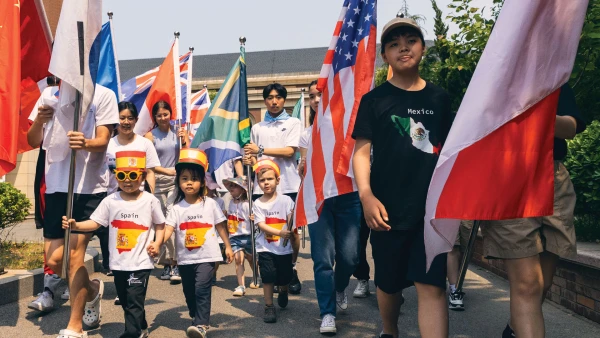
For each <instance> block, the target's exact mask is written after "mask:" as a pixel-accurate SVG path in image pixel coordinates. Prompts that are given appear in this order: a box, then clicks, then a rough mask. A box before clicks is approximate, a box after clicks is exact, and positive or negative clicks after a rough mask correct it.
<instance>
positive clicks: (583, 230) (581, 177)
mask: <svg viewBox="0 0 600 338" xmlns="http://www.w3.org/2000/svg"><path fill="white" fill-rule="evenodd" d="M568 144H569V155H568V157H567V159H566V160H565V166H566V167H567V169H569V173H570V174H571V180H572V181H573V185H574V186H575V192H576V193H577V205H576V206H575V229H576V232H577V237H578V239H579V240H584V241H600V121H593V122H592V123H590V124H588V127H587V129H586V130H585V131H584V132H583V133H581V134H579V135H577V136H576V137H575V138H574V139H573V140H570V141H568Z"/></svg>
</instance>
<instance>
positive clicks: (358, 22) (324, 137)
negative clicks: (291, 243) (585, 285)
mask: <svg viewBox="0 0 600 338" xmlns="http://www.w3.org/2000/svg"><path fill="white" fill-rule="evenodd" d="M376 44H377V1H376V0H345V1H344V5H343V7H342V12H341V14H340V17H339V19H338V21H337V24H336V26H335V30H334V32H333V38H332V40H331V44H330V46H329V50H328V51H327V54H326V55H325V61H324V63H323V67H322V68H321V74H320V76H319V82H318V84H317V89H319V91H321V93H322V96H321V102H320V104H319V111H318V112H317V114H316V116H315V120H314V123H313V129H312V139H311V142H310V145H309V148H308V154H307V157H306V160H307V162H306V168H307V172H306V176H305V178H304V182H303V183H302V186H301V188H300V191H299V194H298V201H297V203H296V212H295V222H296V225H297V226H303V225H306V224H309V223H314V222H316V221H317V220H318V218H319V215H318V210H320V207H321V205H322V203H323V201H324V200H325V199H327V198H331V197H335V196H339V195H343V194H347V193H351V192H354V191H356V190H357V187H356V183H355V182H354V178H353V176H354V175H353V173H352V165H351V163H352V162H351V161H352V154H353V152H354V139H352V136H351V135H352V130H353V129H354V121H355V119H356V112H357V111H358V106H359V103H360V100H361V98H362V96H363V95H364V94H366V93H367V92H369V91H370V90H371V89H372V88H373V79H374V75H375V58H376V53H377V50H376Z"/></svg>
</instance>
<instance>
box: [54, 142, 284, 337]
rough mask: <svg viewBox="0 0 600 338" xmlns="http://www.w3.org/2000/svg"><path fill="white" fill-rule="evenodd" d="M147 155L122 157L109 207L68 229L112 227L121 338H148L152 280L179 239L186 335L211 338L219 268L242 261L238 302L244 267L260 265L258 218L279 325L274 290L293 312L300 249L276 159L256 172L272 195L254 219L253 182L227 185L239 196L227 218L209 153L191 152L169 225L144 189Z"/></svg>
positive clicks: (268, 304) (269, 307)
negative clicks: (159, 260) (212, 188)
mask: <svg viewBox="0 0 600 338" xmlns="http://www.w3.org/2000/svg"><path fill="white" fill-rule="evenodd" d="M145 155H146V154H145V153H144V152H137V151H122V152H117V153H116V169H115V175H114V178H115V179H116V180H117V182H118V185H119V190H118V191H117V192H115V193H113V194H111V195H109V196H108V197H106V198H105V199H104V200H102V202H101V203H100V205H99V206H98V208H97V209H96V210H95V211H94V213H93V214H92V216H91V217H90V220H88V221H83V222H75V220H73V219H69V220H67V218H66V217H63V228H65V229H66V228H69V227H71V228H72V229H73V230H78V231H92V230H95V229H98V228H99V227H101V226H103V227H108V228H109V232H110V236H109V238H110V243H109V247H110V248H111V253H110V254H111V260H110V269H111V270H112V271H113V274H114V279H115V287H116V289H117V295H118V296H119V299H120V302H121V306H122V308H123V311H124V316H125V331H124V333H123V334H122V335H121V336H120V337H122V338H125V337H136V338H137V337H148V323H147V321H146V318H145V310H144V302H145V298H146V291H147V289H148V281H149V277H150V273H151V271H152V269H153V268H154V257H156V256H157V255H158V254H159V253H160V249H161V246H162V245H163V244H164V243H165V242H166V241H167V240H169V238H171V236H174V240H175V247H176V250H177V257H178V268H179V273H180V274H181V280H182V286H183V293H184V296H185V300H186V303H187V307H188V310H189V315H190V317H191V318H192V319H193V321H192V325H191V326H189V327H188V328H187V330H186V334H187V336H188V337H202V338H204V337H206V331H207V329H208V326H209V320H210V309H211V286H212V285H213V282H214V278H215V273H216V268H217V266H218V263H219V262H222V261H223V260H224V259H225V260H226V261H227V263H230V262H232V261H233V260H235V261H236V274H237V278H238V284H239V286H238V287H237V288H236V289H235V291H234V295H236V296H243V295H244V294H245V282H244V262H245V260H248V261H250V262H251V261H252V256H251V253H252V250H251V242H252V241H251V238H250V236H251V233H252V231H251V224H252V223H251V222H250V220H252V219H254V221H255V223H256V224H257V225H258V228H259V229H260V234H259V235H258V236H257V238H256V251H257V252H258V253H259V259H258V264H259V267H260V275H261V277H262V282H263V290H264V299H265V316H264V321H265V322H268V323H273V322H275V321H276V320H277V317H276V310H275V307H274V305H273V289H274V286H279V287H280V292H279V296H278V304H279V306H280V307H281V308H285V307H286V306H287V304H288V294H287V285H288V284H289V283H290V281H291V280H292V276H293V272H292V269H293V265H292V246H291V243H288V242H289V240H290V237H291V234H292V232H291V231H292V230H291V229H290V228H288V225H289V224H291V223H290V219H291V215H292V210H293V208H294V202H293V201H292V199H291V198H289V197H288V196H285V195H282V194H278V193H277V192H276V189H277V185H278V184H279V176H280V169H279V166H278V165H277V164H276V163H275V162H273V161H271V160H262V161H259V162H257V163H256V164H255V165H254V167H253V169H254V171H255V172H256V175H257V181H258V184H259V185H260V188H261V189H262V190H263V192H264V195H262V197H260V198H259V199H258V200H256V202H255V205H254V207H253V213H250V208H249V199H248V197H249V196H248V191H247V187H246V184H245V183H246V181H245V179H244V178H243V177H237V178H229V179H225V180H223V181H224V182H223V184H224V185H225V186H226V187H227V189H228V190H229V191H230V193H231V195H232V200H231V202H230V203H229V207H228V208H227V214H228V217H226V216H225V215H224V212H223V209H224V207H223V206H220V205H219V203H218V202H217V201H216V200H215V198H216V196H213V198H211V197H209V196H208V194H209V190H208V188H207V184H206V172H207V169H208V158H207V156H206V154H205V153H204V152H203V151H201V150H198V149H190V148H184V149H182V150H181V151H180V156H179V161H178V163H177V164H176V166H175V170H176V172H177V175H176V179H175V182H176V190H177V194H176V198H175V202H174V204H173V206H172V207H171V208H170V209H169V211H168V214H167V217H166V219H165V217H164V215H163V212H162V210H161V206H160V202H159V200H158V199H157V198H156V197H155V196H153V195H152V194H150V193H148V192H146V191H143V190H141V189H140V187H141V185H142V184H143V182H144V179H145V177H146V171H145V168H146V165H145V162H146V157H145ZM221 204H222V203H221ZM165 225H166V226H165ZM220 241H222V246H223V250H221V248H220V244H219V242H220ZM250 266H253V264H250ZM251 287H257V286H256V285H251Z"/></svg>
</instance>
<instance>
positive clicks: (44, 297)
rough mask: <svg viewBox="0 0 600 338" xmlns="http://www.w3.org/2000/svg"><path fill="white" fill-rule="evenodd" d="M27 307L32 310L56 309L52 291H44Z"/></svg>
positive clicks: (45, 310)
mask: <svg viewBox="0 0 600 338" xmlns="http://www.w3.org/2000/svg"><path fill="white" fill-rule="evenodd" d="M27 307H28V308H30V309H32V310H37V311H42V312H50V311H52V310H54V299H52V295H51V294H50V291H44V292H42V293H40V295H39V297H38V298H37V299H36V300H34V301H33V302H31V303H29V304H27Z"/></svg>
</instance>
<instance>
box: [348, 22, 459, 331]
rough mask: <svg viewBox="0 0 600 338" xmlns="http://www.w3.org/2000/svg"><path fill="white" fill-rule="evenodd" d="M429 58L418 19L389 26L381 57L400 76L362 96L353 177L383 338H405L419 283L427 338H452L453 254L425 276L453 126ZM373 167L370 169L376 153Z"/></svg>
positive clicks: (436, 262)
mask: <svg viewBox="0 0 600 338" xmlns="http://www.w3.org/2000/svg"><path fill="white" fill-rule="evenodd" d="M424 52H425V43H424V39H423V33H422V32H421V29H420V28H419V26H418V25H417V24H416V22H415V21H414V20H412V19H406V18H402V17H398V18H395V19H393V20H391V21H390V22H388V24H387V25H386V26H385V27H384V29H383V33H382V35H381V56H382V58H383V60H384V61H385V62H387V63H389V64H390V66H391V67H392V70H393V73H394V76H393V77H392V78H391V79H390V80H389V81H388V82H386V83H384V84H382V85H381V86H379V87H377V88H375V89H374V90H372V91H371V92H369V93H367V94H366V95H364V96H363V98H362V100H361V103H360V107H359V109H358V114H357V117H356V124H355V126H354V132H353V134H352V136H353V137H354V138H355V139H356V147H355V151H354V160H353V167H354V175H355V179H356V183H357V185H358V191H359V195H360V199H361V201H362V205H363V211H364V215H365V220H366V222H367V225H368V226H369V227H370V228H371V229H372V230H373V231H372V232H371V245H372V248H373V259H374V261H375V285H377V301H378V304H379V312H380V314H381V317H382V321H383V332H382V333H381V334H380V337H386V338H389V337H394V338H396V337H398V326H397V322H398V315H399V313H400V305H401V304H402V302H403V298H402V290H403V289H404V288H406V287H409V286H411V285H413V284H414V285H415V286H416V289H417V296H418V300H419V328H420V331H421V336H422V337H425V338H428V337H447V336H448V307H447V305H446V294H445V288H446V255H445V254H443V255H439V256H437V257H436V258H435V260H434V261H433V263H432V265H431V269H430V270H429V272H426V263H425V244H424V239H423V227H424V217H425V201H426V198H427V190H428V188H429V182H430V180H431V176H432V175H433V170H434V168H435V165H436V163H437V160H438V157H439V154H440V150H441V147H442V145H443V144H444V141H445V140H446V137H447V135H448V132H449V130H450V126H451V124H452V114H451V112H450V99H449V96H448V94H447V93H446V92H445V91H444V90H443V89H441V88H439V87H437V86H435V85H433V84H432V83H429V82H426V81H425V80H423V79H422V78H421V77H420V76H419V63H420V61H421V58H422V56H423V53H424ZM371 146H372V147H373V164H372V166H370V149H371Z"/></svg>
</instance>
